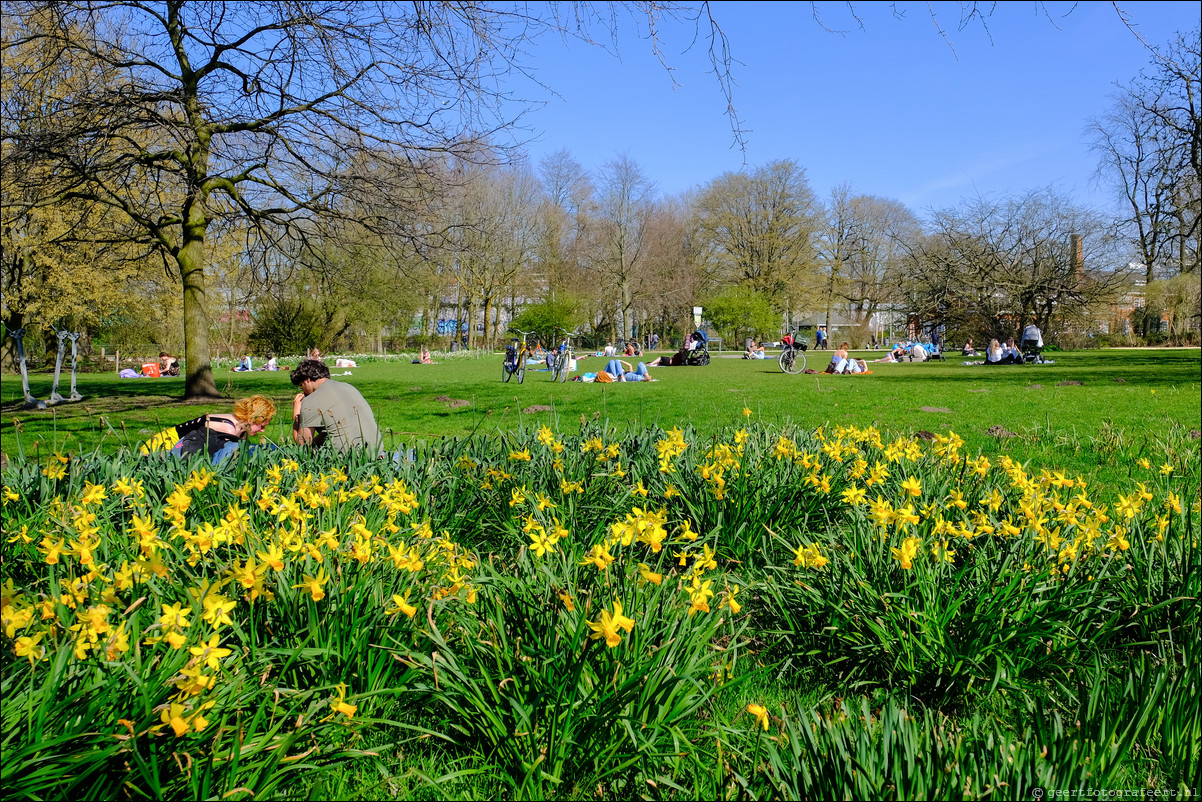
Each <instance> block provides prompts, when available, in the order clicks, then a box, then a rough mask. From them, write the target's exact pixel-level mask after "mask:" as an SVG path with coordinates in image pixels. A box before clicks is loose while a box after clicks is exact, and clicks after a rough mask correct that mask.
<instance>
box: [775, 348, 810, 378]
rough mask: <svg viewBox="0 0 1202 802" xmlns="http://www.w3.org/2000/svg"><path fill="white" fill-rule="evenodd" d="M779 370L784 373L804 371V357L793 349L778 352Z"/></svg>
mask: <svg viewBox="0 0 1202 802" xmlns="http://www.w3.org/2000/svg"><path fill="white" fill-rule="evenodd" d="M780 369H781V370H783V371H784V372H785V373H792V374H796V373H801V372H802V371H803V370H805V369H806V355H805V354H804V353H802V352H801V351H798V350H796V349H794V348H786V349H785V350H784V351H781V352H780Z"/></svg>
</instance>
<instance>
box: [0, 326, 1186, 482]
mask: <svg viewBox="0 0 1202 802" xmlns="http://www.w3.org/2000/svg"><path fill="white" fill-rule="evenodd" d="M864 355H865V356H868V357H869V358H871V357H872V356H875V355H876V354H875V353H866V354H864ZM1052 356H1053V358H1054V359H1055V364H1054V365H1044V366H1008V367H997V368H992V367H983V366H964V365H962V364H960V362H961V360H959V359H953V360H949V361H948V362H945V363H938V362H936V363H924V364H908V363H907V364H897V365H894V364H872V365H871V368H872V374H871V375H866V376H825V375H797V376H789V375H786V374H784V373H782V372H781V371H780V369H779V367H778V366H777V364H776V362H775V361H774V360H771V359H769V360H765V361H762V362H761V361H746V360H742V359H739V358H730V357H718V358H715V359H714V360H713V362H712V363H711V364H710V365H709V366H708V367H703V368H663V369H659V370H652V374H653V375H654V377H655V378H657V379H659V381H656V382H652V383H645V384H609V385H602V384H583V383H567V384H556V383H553V382H552V381H551V380H550V375H551V374H550V373H548V372H536V371H531V372H529V373H528V374H527V376H526V381H525V383H524V384H521V385H518V384H517V383H516V382H511V383H508V384H506V383H503V382H502V381H501V370H500V365H501V357H500V355H499V354H498V355H488V356H483V357H480V356H477V355H473V354H471V353H467V354H457V355H440V356H439V357H438V364H434V365H413V364H409V363H408V362H401V361H373V362H362V361H361V362H360V366H359V367H357V368H354V369H353V370H352V371H351V373H352V374H353V375H351V376H348V377H343V376H337V378H339V379H341V380H345V381H349V382H350V383H352V384H354V385H355V386H357V387H358V388H359V389H360V391H362V393H363V394H364V396H365V397H366V398H367V400H368V401H369V402H370V403H371V404H372V406H373V408H374V409H375V412H376V416H377V419H378V421H379V423H380V427H381V429H382V430H384V431H385V432H386V435H385V436H386V441H387V444H388V445H389V446H390V447H391V448H399V447H402V446H406V445H409V444H414V443H416V442H418V441H429V440H431V439H437V438H441V437H446V436H452V437H461V436H465V435H468V434H469V433H471V432H473V431H476V432H478V433H480V434H485V433H496V432H498V431H507V430H511V429H513V428H516V427H519V426H529V425H539V424H543V423H546V424H548V425H550V426H551V427H552V428H555V429H557V430H560V431H568V430H573V429H575V428H577V427H578V426H579V422H580V419H581V417H582V416H584V417H587V418H600V419H603V420H607V421H609V422H610V423H611V424H612V425H614V426H616V427H619V428H621V427H624V426H626V425H627V424H657V425H659V426H662V427H665V428H670V427H672V426H681V427H688V426H692V427H694V428H695V429H696V430H697V431H698V432H699V433H701V434H703V435H708V434H711V433H714V432H716V431H718V430H719V429H721V428H722V427H724V426H730V425H737V424H739V423H741V422H742V421H743V420H744V413H743V410H744V409H745V408H746V409H749V410H751V418H752V419H753V420H757V421H762V422H770V423H777V424H785V423H792V424H796V425H798V426H800V427H806V428H814V427H817V426H822V425H839V424H854V425H859V426H864V425H870V424H871V425H875V426H879V427H881V428H883V429H886V430H891V431H919V430H929V431H935V432H942V431H946V430H948V429H952V430H954V431H955V432H956V433H957V434H959V435H960V436H962V437H963V438H964V439H965V440H966V441H967V443H968V446H969V447H970V448H972V449H973V450H983V451H985V452H986V453H988V452H991V451H993V450H995V449H997V448H999V447H1002V448H1004V449H1005V450H1006V451H1007V452H1008V453H1011V454H1013V455H1014V456H1016V457H1018V458H1023V459H1036V460H1037V461H1046V462H1053V463H1055V464H1058V465H1060V466H1061V467H1064V468H1066V469H1068V470H1072V471H1074V472H1077V473H1083V474H1086V475H1091V474H1092V475H1097V473H1096V472H1097V471H1098V470H1099V469H1100V470H1102V471H1103V472H1105V469H1106V466H1107V463H1108V462H1109V460H1108V455H1114V454H1123V453H1125V454H1132V455H1138V453H1139V452H1140V451H1141V450H1147V449H1149V448H1150V447H1151V446H1152V445H1153V444H1154V443H1155V442H1156V441H1157V438H1158V437H1159V436H1160V435H1161V434H1163V433H1164V432H1165V431H1166V429H1167V428H1169V427H1173V426H1181V427H1185V428H1186V429H1189V430H1198V429H1200V428H1202V412H1200V406H1199V402H1200V399H1202V383H1200V379H1202V375H1200V374H1202V361H1200V358H1199V351H1198V350H1197V349H1185V350H1171V349H1164V350H1100V351H1082V352H1075V353H1058V354H1054V355H1052ZM827 357H828V354H827V353H824V352H818V353H813V352H811V354H810V366H811V367H813V368H815V369H821V368H822V367H824V366H825V363H826V360H827ZM603 364H604V360H603V359H601V358H599V357H590V358H588V359H586V360H584V361H583V362H582V369H585V370H598V369H600V368H601V367H602V366H603ZM332 370H333V372H334V373H335V374H339V373H341V372H342V371H341V370H338V369H332ZM51 380H52V377H51V376H50V375H35V376H33V377H32V378H31V390H32V392H33V393H34V395H35V396H37V397H40V398H45V397H46V396H48V395H49V394H50V384H51ZM217 382H218V387H219V388H220V389H221V391H222V392H224V393H225V394H226V395H228V396H229V397H230V398H231V399H233V398H238V397H241V396H244V395H250V394H253V393H262V394H263V395H266V396H268V397H270V398H272V399H273V400H274V401H275V402H276V404H277V406H278V407H279V408H280V410H281V413H280V414H278V415H277V418H276V422H275V423H274V424H273V425H272V427H271V428H270V430H269V434H270V436H271V437H272V438H273V439H282V438H286V437H287V435H288V431H287V428H286V427H287V425H288V418H289V415H288V411H289V406H288V405H289V402H290V400H291V398H292V395H293V394H294V392H295V391H294V389H293V387H292V385H291V384H290V383H289V381H288V374H287V373H284V372H280V373H262V372H253V373H233V372H229V371H221V372H219V373H218V375H217ZM1078 382H1079V384H1078ZM182 383H183V380H182V379H117V378H115V377H114V376H112V375H111V374H104V375H102V374H86V375H81V376H80V377H79V388H80V392H81V393H82V394H83V395H85V396H86V398H85V400H84V401H82V402H79V403H75V404H64V405H61V406H59V407H57V408H55V409H50V410H44V411H36V410H23V409H21V403H20V402H21V383H20V379H19V377H17V376H12V375H6V376H5V377H4V380H3V402H4V404H3V410H2V412H0V433H2V435H3V450H4V452H5V453H6V454H8V455H9V456H10V457H13V456H16V455H17V454H19V453H21V452H22V451H23V452H24V453H25V454H26V455H27V456H36V455H42V456H44V455H45V454H47V453H48V452H51V451H55V450H64V449H66V450H76V449H80V448H82V449H87V450H90V449H93V448H97V447H99V448H101V449H102V450H103V451H105V452H112V451H116V450H117V449H118V448H119V447H121V446H127V447H129V446H133V445H136V444H137V443H138V442H140V441H141V440H144V439H146V438H147V437H148V436H150V435H151V434H153V433H154V432H155V431H157V430H158V429H160V428H163V427H165V426H169V425H172V424H175V423H178V422H181V421H183V420H187V419H188V418H192V417H195V416H196V415H199V414H201V413H202V412H210V411H228V410H229V408H230V403H229V402H226V403H217V404H212V403H206V404H183V403H182V402H180V401H179V400H178V396H179V395H180V393H181V392H182ZM64 384H66V381H64ZM542 407H546V408H547V409H541V408H542ZM995 426H998V427H1002V428H1003V429H1005V430H1006V431H1007V432H1010V433H1012V434H1014V435H1016V436H1015V437H1007V436H1003V437H1002V439H1001V443H999V442H998V438H997V437H995V436H994V435H991V434H990V433H989V430H990V428H991V427H995ZM14 429H15V431H14ZM995 431H996V430H995Z"/></svg>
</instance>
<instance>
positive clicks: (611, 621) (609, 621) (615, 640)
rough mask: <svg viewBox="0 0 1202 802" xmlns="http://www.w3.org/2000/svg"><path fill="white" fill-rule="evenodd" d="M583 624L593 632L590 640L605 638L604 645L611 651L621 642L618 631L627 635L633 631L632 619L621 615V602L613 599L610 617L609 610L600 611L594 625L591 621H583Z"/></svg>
mask: <svg viewBox="0 0 1202 802" xmlns="http://www.w3.org/2000/svg"><path fill="white" fill-rule="evenodd" d="M585 623H586V624H588V627H589V629H591V630H592V631H593V632H592V634H591V635H589V638H591V639H592V640H600V639H601V638H605V645H606V646H608V647H609V648H611V649H612V648H614V647H615V646H617V645H618V644H619V643H621V642H622V636H621V635H620V634H619V630H625V631H626V632H627V633H629V632H632V631H633V630H634V619H632V618H627V617H626V616H624V615H622V602H621V601H619V600H618V599H614V612H613V615H610V613H609V610H605V609H602V610H601V617H600V618H599V619H598V620H597V621H596V622H595V623H594V622H592V621H585Z"/></svg>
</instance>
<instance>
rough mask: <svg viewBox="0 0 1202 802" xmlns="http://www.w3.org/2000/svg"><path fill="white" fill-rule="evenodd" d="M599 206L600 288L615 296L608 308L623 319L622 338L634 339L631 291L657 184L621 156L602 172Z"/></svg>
mask: <svg viewBox="0 0 1202 802" xmlns="http://www.w3.org/2000/svg"><path fill="white" fill-rule="evenodd" d="M599 184H600V188H599V193H598V202H597V215H598V232H597V233H598V240H599V242H600V244H601V248H602V250H601V253H600V258H599V260H598V263H597V267H598V268H599V269H600V271H601V273H602V275H603V276H604V278H605V281H604V285H605V287H604V289H607V290H609V291H611V292H612V293H614V296H611V298H610V300H611V302H612V301H614V300H616V304H613V303H611V308H612V309H613V310H614V311H615V312H616V313H617V314H618V316H619V317H620V320H621V330H620V335H621V336H622V337H623V338H625V339H630V338H632V337H633V327H634V314H633V313H634V308H635V301H636V298H635V290H636V288H637V286H638V275H639V271H641V270H642V269H643V268H644V265H645V258H644V246H645V245H646V239H645V237H646V232H647V226H648V224H649V223H650V220H651V213H652V211H653V209H654V201H655V192H656V190H655V183H654V182H653V181H652V180H651V179H650V178H648V177H647V174H646V173H644V172H643V169H642V168H641V167H640V166H639V165H638V163H637V162H635V161H634V160H633V159H631V158H630V155H629V154H627V153H623V154H621V155H620V156H618V157H617V158H616V159H614V160H613V161H610V162H607V163H606V164H605V166H604V167H602V168H601V177H600V180H599Z"/></svg>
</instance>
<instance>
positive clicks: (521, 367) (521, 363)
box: [517, 356, 526, 384]
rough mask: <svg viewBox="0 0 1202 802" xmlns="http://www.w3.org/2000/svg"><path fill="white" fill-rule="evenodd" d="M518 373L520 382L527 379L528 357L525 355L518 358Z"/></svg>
mask: <svg viewBox="0 0 1202 802" xmlns="http://www.w3.org/2000/svg"><path fill="white" fill-rule="evenodd" d="M517 374H518V384H521V383H522V382H524V381H526V357H524V356H523V357H521V358H520V359H518V369H517Z"/></svg>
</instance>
